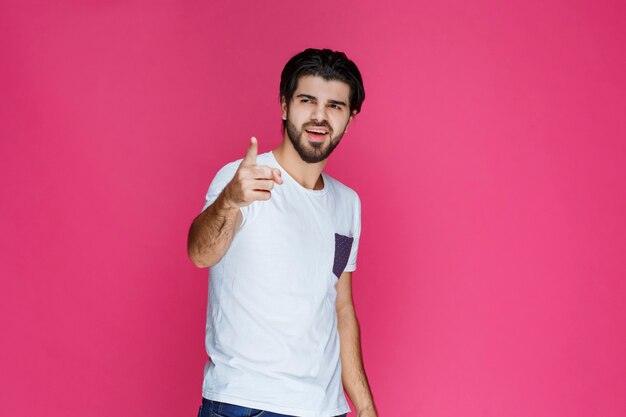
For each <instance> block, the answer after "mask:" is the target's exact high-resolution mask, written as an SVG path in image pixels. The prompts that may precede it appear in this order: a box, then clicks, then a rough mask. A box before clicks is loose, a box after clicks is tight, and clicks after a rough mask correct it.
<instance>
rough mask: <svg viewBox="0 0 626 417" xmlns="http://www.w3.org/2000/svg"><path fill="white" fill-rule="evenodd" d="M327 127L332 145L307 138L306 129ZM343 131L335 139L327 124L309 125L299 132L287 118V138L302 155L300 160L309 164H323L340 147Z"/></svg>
mask: <svg viewBox="0 0 626 417" xmlns="http://www.w3.org/2000/svg"><path fill="white" fill-rule="evenodd" d="M315 126H317V127H325V128H326V129H328V135H329V136H330V143H328V144H326V142H311V141H309V140H308V139H307V138H306V137H305V129H310V128H313V127H315ZM343 133H344V132H343V131H342V132H341V133H339V134H338V135H337V136H335V137H333V136H332V134H333V130H332V129H331V127H330V126H329V125H327V124H323V125H315V124H307V125H303V126H302V130H298V128H296V126H295V125H294V124H293V123H291V121H290V120H289V117H287V136H289V140H290V141H291V144H292V145H293V147H294V148H295V149H296V152H298V155H300V158H302V160H303V161H304V162H307V163H309V164H314V163H316V162H321V161H323V160H325V159H326V158H328V157H329V156H330V154H331V153H332V152H333V150H334V149H335V148H336V147H337V145H339V141H341V137H342V136H343Z"/></svg>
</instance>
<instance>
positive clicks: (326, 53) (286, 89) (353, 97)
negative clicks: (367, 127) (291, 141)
mask: <svg viewBox="0 0 626 417" xmlns="http://www.w3.org/2000/svg"><path fill="white" fill-rule="evenodd" d="M304 75H314V76H319V77H322V78H324V79H325V80H326V81H330V80H337V81H343V82H345V83H346V84H348V85H349V86H350V113H352V111H353V110H356V112H357V113H359V112H360V111H361V104H363V100H365V89H364V88H363V79H362V78H361V73H360V72H359V69H358V68H357V66H356V64H355V63H354V62H352V61H351V60H350V59H348V57H347V56H346V54H344V53H343V52H339V51H332V50H330V49H313V48H308V49H305V50H304V51H302V52H300V53H299V54H297V55H296V56H294V57H293V58H291V59H290V60H289V61H288V62H287V64H286V65H285V68H283V72H282V73H281V75H280V95H279V97H278V99H279V101H280V102H282V98H283V97H285V99H286V100H287V105H289V102H290V101H291V98H292V97H293V94H294V93H295V91H296V88H297V86H298V79H299V78H300V77H302V76H304ZM285 123H286V122H285V121H283V125H284V124H285Z"/></svg>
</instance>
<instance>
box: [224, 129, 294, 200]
mask: <svg viewBox="0 0 626 417" xmlns="http://www.w3.org/2000/svg"><path fill="white" fill-rule="evenodd" d="M257 152H258V144H257V140H256V138H255V137H252V138H251V139H250V146H249V147H248V151H247V152H246V156H245V157H244V158H243V160H242V161H241V163H240V164H239V168H237V172H235V175H234V176H233V179H232V180H231V181H230V183H228V185H227V186H226V188H225V189H224V191H225V198H226V201H227V202H228V203H229V204H230V205H233V206H236V207H244V206H247V205H249V204H251V203H252V202H253V201H257V200H269V199H270V197H271V195H272V192H271V191H272V189H273V188H274V184H282V183H283V180H282V178H281V174H280V169H278V168H271V167H269V166H267V165H262V166H258V165H257V164H256V156H257Z"/></svg>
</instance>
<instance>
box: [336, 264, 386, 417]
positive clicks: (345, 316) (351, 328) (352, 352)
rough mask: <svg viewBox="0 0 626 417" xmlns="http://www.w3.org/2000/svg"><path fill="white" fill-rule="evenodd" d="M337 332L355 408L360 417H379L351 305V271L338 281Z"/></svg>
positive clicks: (344, 377) (345, 380) (343, 376)
mask: <svg viewBox="0 0 626 417" xmlns="http://www.w3.org/2000/svg"><path fill="white" fill-rule="evenodd" d="M337 329H338V331H339V340H340V347H341V380H342V382H343V386H344V388H345V390H346V392H347V393H348V396H349V397H350V401H352V404H354V406H355V407H356V410H357V417H378V412H377V411H376V406H375V405H374V398H373V397H372V391H371V390H370V387H369V383H368V382H367V376H366V375H365V369H364V368H363V357H362V356H361V340H360V331H359V322H358V320H357V318H356V313H355V310H354V304H353V303H352V272H344V273H343V274H341V278H340V279H339V281H338V282H337Z"/></svg>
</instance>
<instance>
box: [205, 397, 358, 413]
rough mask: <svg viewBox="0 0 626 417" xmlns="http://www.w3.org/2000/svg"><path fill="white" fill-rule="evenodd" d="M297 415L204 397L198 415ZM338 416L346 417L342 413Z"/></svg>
mask: <svg viewBox="0 0 626 417" xmlns="http://www.w3.org/2000/svg"><path fill="white" fill-rule="evenodd" d="M260 416H263V417H295V416H288V415H286V414H278V413H273V412H271V411H264V410H257V409H254V408H248V407H242V406H240V405H234V404H228V403H221V402H219V401H213V400H207V399H206V398H202V405H201V406H200V410H199V411H198V417H260ZM337 417H346V414H342V415H340V416H337Z"/></svg>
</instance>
